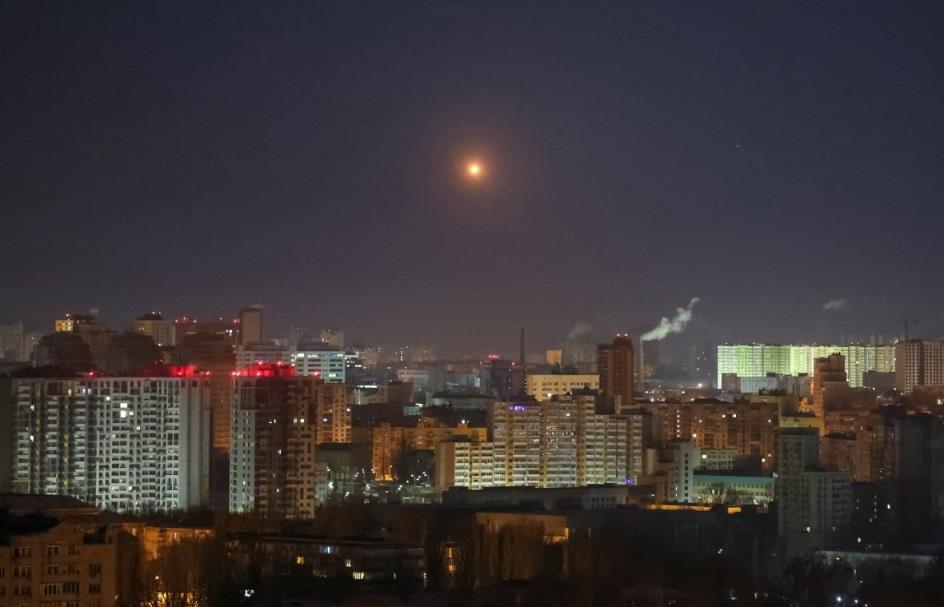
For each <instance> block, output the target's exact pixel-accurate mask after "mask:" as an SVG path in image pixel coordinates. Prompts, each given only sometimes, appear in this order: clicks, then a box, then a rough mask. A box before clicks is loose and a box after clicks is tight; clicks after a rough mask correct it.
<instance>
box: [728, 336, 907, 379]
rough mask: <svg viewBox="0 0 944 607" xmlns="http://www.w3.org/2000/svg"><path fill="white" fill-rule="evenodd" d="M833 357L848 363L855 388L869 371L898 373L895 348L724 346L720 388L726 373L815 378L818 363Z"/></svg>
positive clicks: (849, 375) (869, 346)
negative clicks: (807, 376) (802, 375)
mask: <svg viewBox="0 0 944 607" xmlns="http://www.w3.org/2000/svg"><path fill="white" fill-rule="evenodd" d="M833 353H839V354H841V355H842V356H843V358H844V359H845V363H846V375H847V377H848V379H849V385H850V386H851V387H853V388H858V387H861V386H862V376H863V374H864V373H865V372H866V371H878V372H882V373H891V372H894V371H895V346H894V345H877V346H871V345H844V346H840V345H834V346H828V345H827V346H813V345H774V344H734V345H730V344H723V345H719V346H718V372H717V379H716V381H717V383H716V386H721V385H722V376H723V375H724V374H726V373H733V374H735V375H737V376H738V377H765V376H766V375H767V374H768V373H776V374H780V375H801V374H806V375H810V376H812V374H813V370H814V365H815V361H816V359H817V358H823V357H828V356H829V355H830V354H833Z"/></svg>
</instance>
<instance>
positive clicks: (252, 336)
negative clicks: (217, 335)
mask: <svg viewBox="0 0 944 607" xmlns="http://www.w3.org/2000/svg"><path fill="white" fill-rule="evenodd" d="M261 341H262V308H260V307H258V306H254V307H252V308H243V309H242V310H240V311H239V345H241V346H250V345H252V344H257V343H259V342H261Z"/></svg>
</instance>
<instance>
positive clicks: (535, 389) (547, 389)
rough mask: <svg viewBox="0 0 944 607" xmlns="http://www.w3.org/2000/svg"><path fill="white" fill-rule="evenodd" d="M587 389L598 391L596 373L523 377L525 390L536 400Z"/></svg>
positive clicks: (545, 374)
mask: <svg viewBox="0 0 944 607" xmlns="http://www.w3.org/2000/svg"><path fill="white" fill-rule="evenodd" d="M587 388H589V389H590V390H599V388H600V376H599V375H597V374H596V373H585V374H563V373H529V374H528V375H526V376H525V390H526V391H527V393H528V394H529V395H530V396H533V397H534V398H535V399H537V400H544V399H547V398H553V397H555V396H564V395H567V394H570V393H572V392H575V391H578V390H584V389H587Z"/></svg>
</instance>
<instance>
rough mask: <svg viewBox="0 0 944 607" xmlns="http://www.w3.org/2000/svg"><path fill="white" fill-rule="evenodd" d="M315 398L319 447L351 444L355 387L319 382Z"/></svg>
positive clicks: (315, 390) (316, 385)
mask: <svg viewBox="0 0 944 607" xmlns="http://www.w3.org/2000/svg"><path fill="white" fill-rule="evenodd" d="M314 397H315V440H316V442H317V443H318V444H319V445H320V444H322V443H349V442H351V405H352V403H353V400H354V389H353V387H352V386H348V385H347V384H336V383H326V382H324V381H321V380H319V381H318V382H316V383H315V386H314Z"/></svg>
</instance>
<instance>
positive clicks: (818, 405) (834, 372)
mask: <svg viewBox="0 0 944 607" xmlns="http://www.w3.org/2000/svg"><path fill="white" fill-rule="evenodd" d="M848 390H849V382H848V381H846V361H845V359H844V358H843V356H842V354H839V353H838V352H835V353H833V354H830V355H829V356H826V357H823V358H817V359H816V360H814V361H813V385H812V387H811V392H812V393H813V394H812V397H813V413H815V414H816V416H817V417H825V414H826V409H827V407H829V406H830V405H833V404H834V403H836V402H837V401H839V400H841V399H842V398H843V397H844V396H846V394H847V392H848Z"/></svg>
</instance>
